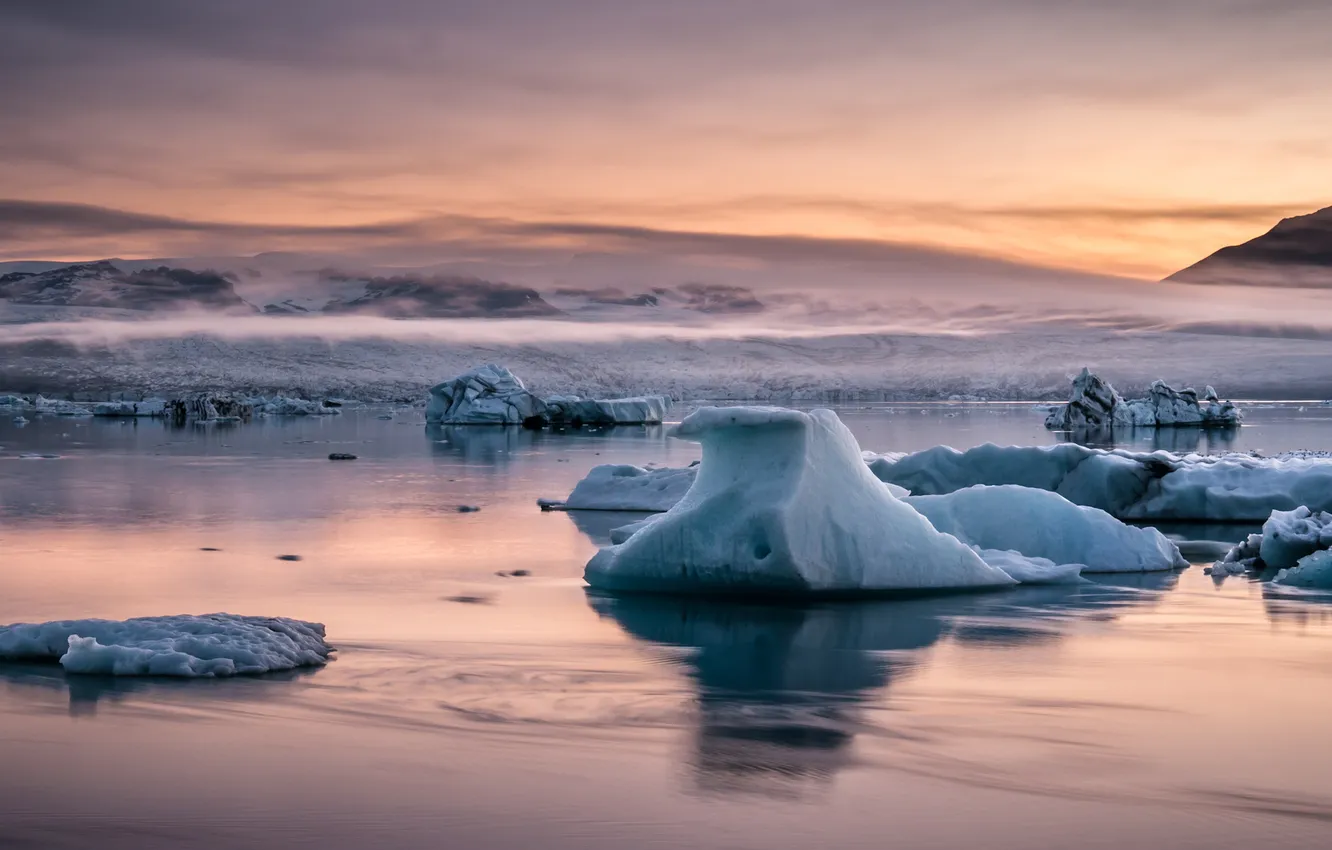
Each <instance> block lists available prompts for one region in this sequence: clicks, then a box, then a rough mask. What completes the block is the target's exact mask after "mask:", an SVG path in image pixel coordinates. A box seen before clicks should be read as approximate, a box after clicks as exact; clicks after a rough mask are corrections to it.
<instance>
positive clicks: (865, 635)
mask: <svg viewBox="0 0 1332 850" xmlns="http://www.w3.org/2000/svg"><path fill="white" fill-rule="evenodd" d="M1177 578H1178V576H1177V574H1174V573H1160V574H1146V575H1140V576H1133V577H1131V578H1130V579H1128V580H1123V581H1116V582H1114V583H1088V584H1085V585H1078V586H1058V587H1030V588H1018V589H1016V590H1010V591H1004V592H998V593H985V594H968V595H959V596H946V597H935V598H924V599H903V600H893V601H873V602H864V603H836V604H824V605H813V606H790V605H752V604H743V603H736V602H726V601H718V600H708V599H688V598H678V597H664V596H629V595H625V596H616V595H608V594H602V593H597V592H593V591H589V592H588V604H589V605H591V606H592V608H593V609H594V610H595V611H596V612H597V613H598V614H599V615H601V616H602V617H605V618H608V619H610V620H613V621H614V622H615V623H616V624H618V625H619V627H620V628H621V629H623V630H624V631H625V632H626V633H627V634H629V635H631V636H632V637H634V638H636V639H638V640H639V641H642V642H644V643H646V644H649V645H653V644H655V645H664V646H668V647H679V648H683V649H686V650H689V651H688V652H686V653H684V654H678V655H673V656H671V658H672V661H671V663H672V664H674V665H675V666H677V667H679V668H680V669H681V670H682V671H683V672H684V674H685V675H686V677H687V678H688V680H689V681H690V682H691V683H692V686H693V688H694V689H695V691H696V709H697V711H696V718H695V721H694V722H695V724H696V728H694V730H693V731H692V734H691V737H692V752H691V753H690V755H689V757H688V760H689V763H690V765H691V766H692V770H693V775H694V781H695V784H696V787H697V788H698V790H700V791H703V792H716V793H727V794H729V793H757V794H763V795H770V796H777V797H787V796H793V795H794V796H799V795H800V794H802V793H804V792H805V791H806V790H807V787H808V786H809V785H811V784H813V785H819V784H822V783H824V782H826V781H827V780H828V779H830V778H831V777H832V776H833V775H834V774H836V773H837V772H838V771H840V770H842V769H843V768H845V767H846V766H848V765H850V764H853V763H854V761H855V756H854V754H853V751H852V742H853V739H854V738H855V735H856V734H857V732H858V731H863V730H865V729H867V728H870V727H872V726H874V725H875V723H876V721H875V720H874V719H873V718H869V717H866V715H865V712H864V711H863V709H864V707H865V705H866V704H867V703H869V702H871V701H877V700H879V699H880V698H881V696H882V695H883V691H884V690H885V689H888V690H889V692H890V694H891V687H892V685H893V684H894V683H895V682H897V681H899V680H901V679H903V678H905V677H907V676H910V675H911V674H912V673H913V672H915V671H917V670H918V669H919V668H921V667H922V665H925V664H927V663H928V653H927V652H926V650H928V649H930V648H931V647H933V646H935V645H936V644H938V643H940V642H941V641H944V640H951V641H953V642H956V643H958V644H964V645H965V644H984V645H991V646H998V645H1002V646H1009V647H1018V646H1021V645H1023V644H1031V643H1040V642H1053V641H1058V640H1060V639H1061V637H1063V636H1064V635H1065V634H1066V633H1067V632H1068V631H1069V630H1070V629H1071V628H1073V627H1074V626H1075V625H1077V624H1078V623H1079V622H1080V621H1086V620H1104V619H1111V618H1113V617H1114V616H1115V612H1116V611H1119V610H1122V609H1124V608H1127V607H1131V606H1134V605H1148V604H1151V603H1153V602H1155V601H1156V600H1157V599H1158V597H1159V594H1160V593H1161V592H1163V591H1165V590H1168V589H1170V588H1172V587H1174V585H1175V582H1176V581H1177ZM877 731H878V732H880V733H883V732H887V733H888V734H891V733H892V730H883V729H878V730H877Z"/></svg>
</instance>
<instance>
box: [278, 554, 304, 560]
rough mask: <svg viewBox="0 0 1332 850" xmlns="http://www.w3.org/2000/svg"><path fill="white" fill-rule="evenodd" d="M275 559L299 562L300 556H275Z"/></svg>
mask: <svg viewBox="0 0 1332 850" xmlns="http://www.w3.org/2000/svg"><path fill="white" fill-rule="evenodd" d="M277 559H278V560H279V561H299V560H300V559H301V556H300V555H278V556H277Z"/></svg>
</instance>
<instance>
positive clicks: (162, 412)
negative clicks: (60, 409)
mask: <svg viewBox="0 0 1332 850" xmlns="http://www.w3.org/2000/svg"><path fill="white" fill-rule="evenodd" d="M92 414H93V416H107V417H135V416H149V417H159V416H166V415H167V402H166V399H161V398H148V399H144V400H143V401H104V402H100V403H98V404H95V405H93V409H92Z"/></svg>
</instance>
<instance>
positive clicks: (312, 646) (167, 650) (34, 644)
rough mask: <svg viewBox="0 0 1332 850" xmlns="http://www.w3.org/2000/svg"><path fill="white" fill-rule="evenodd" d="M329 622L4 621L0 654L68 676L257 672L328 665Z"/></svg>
mask: <svg viewBox="0 0 1332 850" xmlns="http://www.w3.org/2000/svg"><path fill="white" fill-rule="evenodd" d="M332 652H333V647H331V646H329V644H328V643H327V642H326V641H325V639H324V626H323V625H322V624H320V623H308V622H304V621H302V620H294V619H289V618H286V617H246V616H240V615H237V614H203V615H191V614H183V615H177V616H166V617H136V618H133V619H129V620H97V619H91V620H58V621H53V622H49V623H15V624H13V625H9V626H0V658H4V659H11V660H58V661H59V662H60V665H61V666H62V667H64V668H65V670H66V671H67V672H69V673H88V674H100V675H115V676H181V677H191V678H196V677H221V676H236V675H255V674H259V673H269V672H274V671H278V670H292V669H295V668H298V667H313V666H321V665H323V664H325V663H327V661H328V658H329V656H330V655H331V654H332Z"/></svg>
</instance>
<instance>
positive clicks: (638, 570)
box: [584, 407, 1016, 595]
mask: <svg viewBox="0 0 1332 850" xmlns="http://www.w3.org/2000/svg"><path fill="white" fill-rule="evenodd" d="M672 436H675V437H678V438H680V439H686V440H695V441H697V442H700V443H701V444H702V446H703V460H702V463H701V464H700V466H699V467H698V473H697V476H696V478H695V479H694V483H693V486H692V487H690V489H689V491H688V492H687V493H686V494H685V496H684V498H683V499H681V500H680V501H679V502H678V503H676V504H675V505H674V506H673V507H672V508H671V509H670V510H669V511H667V512H666V513H664V514H662V515H660V516H658V517H656V518H654V519H653V520H652V521H651V522H649V523H647V524H645V525H643V526H642V527H641V528H639V529H638V530H637V531H636V532H635V533H633V534H632V535H630V536H629V537H628V539H626V540H625V541H624V542H623V543H620V544H616V545H612V546H610V547H607V548H604V549H602V550H600V551H599V552H598V553H597V554H596V555H594V556H593V558H592V560H591V561H589V562H588V564H587V567H586V570H585V572H584V578H585V579H586V580H587V583H588V584H589V585H591V586H592V587H593V588H598V589H602V590H611V591H657V592H687V593H748V594H791V595H805V594H818V593H864V592H876V591H880V592H881V591H903V590H943V589H957V588H987V587H1006V586H1011V585H1014V584H1016V581H1015V580H1014V579H1013V578H1012V577H1010V576H1009V575H1008V574H1007V573H1005V572H1004V571H1003V570H1001V569H999V568H997V567H994V566H991V565H990V564H987V563H986V562H985V561H984V560H982V559H981V557H980V556H979V555H977V554H976V553H975V552H974V551H973V550H972V549H971V548H969V547H967V546H966V545H964V544H962V543H961V542H960V541H958V540H957V538H955V537H952V536H950V535H947V534H943V533H941V532H939V531H937V530H935V529H934V527H933V526H931V525H930V523H929V521H928V520H926V519H925V518H924V517H923V516H921V514H919V513H918V512H917V511H916V510H915V509H914V508H912V507H911V506H910V505H908V504H906V503H904V502H902V501H900V500H899V499H897V498H896V497H894V496H893V495H892V493H891V492H889V491H888V490H887V489H886V488H884V487H883V486H882V485H881V483H880V482H879V481H877V480H876V479H875V478H874V477H873V476H872V475H871V474H870V473H869V470H868V468H867V467H866V465H865V463H864V461H863V460H862V458H861V456H860V448H859V446H858V445H857V444H856V440H855V437H853V436H852V434H851V432H850V431H849V430H848V429H847V427H846V426H845V425H844V424H843V423H842V422H841V420H840V419H838V418H837V416H836V414H834V413H832V412H831V411H828V410H816V411H813V412H812V413H802V412H799V411H794V410H785V409H782V408H765V407H743V408H715V407H705V408H702V409H700V410H698V411H696V412H694V413H692V414H691V415H690V416H688V417H686V418H685V420H684V421H683V422H681V423H680V424H679V425H678V426H676V427H675V428H674V429H673V431H672Z"/></svg>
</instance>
